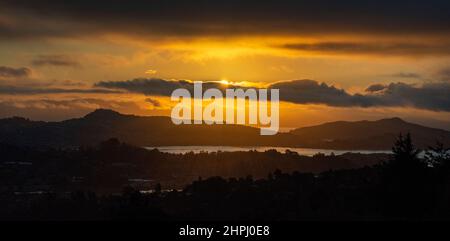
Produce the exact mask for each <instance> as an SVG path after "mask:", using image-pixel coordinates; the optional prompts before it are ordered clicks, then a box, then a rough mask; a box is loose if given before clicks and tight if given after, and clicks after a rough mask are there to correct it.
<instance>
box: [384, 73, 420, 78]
mask: <svg viewBox="0 0 450 241" xmlns="http://www.w3.org/2000/svg"><path fill="white" fill-rule="evenodd" d="M390 76H391V77H394V78H410V79H420V78H422V76H421V75H420V74H417V73H410V72H400V73H395V74H392V75H390Z"/></svg>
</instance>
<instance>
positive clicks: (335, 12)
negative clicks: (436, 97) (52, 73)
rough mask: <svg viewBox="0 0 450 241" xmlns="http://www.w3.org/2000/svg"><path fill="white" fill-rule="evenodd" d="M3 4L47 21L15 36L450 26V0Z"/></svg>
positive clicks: (49, 0) (7, 26)
mask: <svg viewBox="0 0 450 241" xmlns="http://www.w3.org/2000/svg"><path fill="white" fill-rule="evenodd" d="M0 7H1V9H3V10H4V12H5V13H9V16H20V17H22V16H26V17H27V18H28V19H29V20H30V21H31V20H34V19H40V22H36V23H35V24H36V25H37V26H41V27H40V28H36V26H28V27H27V26H25V25H24V26H22V28H15V27H17V25H15V24H19V25H20V22H14V21H9V22H8V21H5V22H4V23H3V25H1V24H0V31H1V32H2V34H6V35H9V36H10V37H20V36H30V35H35V36H39V35H54V36H60V35H74V34H80V33H83V32H84V33H85V34H88V33H94V32H95V31H97V32H115V31H124V32H128V33H133V32H134V33H139V34H150V33H151V34H153V35H165V36H167V35H177V36H193V35H221V36H222V35H233V34H263V33H280V34H302V33H305V32H308V33H343V32H345V33H367V32H370V33H378V34H387V33H389V34H390V33H428V34H431V33H445V32H447V33H448V32H449V30H450V25H449V24H448V23H449V22H450V15H449V14H448V10H449V9H450V3H449V2H448V1H440V0H431V1H426V2H425V1H419V0H409V1H403V0H400V1H395V2H393V1H387V0H378V1H373V0H369V1H356V0H347V1H331V0H315V1H294V0H277V1H275V0H268V1H256V0H248V1H238V0H228V1H207V0H200V1H184V0H155V1H144V0H136V1H128V2H124V1H120V0H108V1H106V0H100V1H88V0H77V1H70V0H67V1H57V0H41V1H23V0H2V1H1V2H0ZM50 20H53V21H57V22H58V23H60V24H55V22H52V21H50ZM46 21H47V22H46ZM49 22H50V23H49ZM0 23H1V22H0ZM42 23H45V25H42ZM68 26H70V28H69V27H68Z"/></svg>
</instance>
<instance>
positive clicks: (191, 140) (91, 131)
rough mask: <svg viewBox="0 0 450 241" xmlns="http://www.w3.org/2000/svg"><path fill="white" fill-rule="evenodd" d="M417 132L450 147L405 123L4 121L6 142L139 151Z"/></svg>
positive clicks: (345, 140)
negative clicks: (120, 146) (112, 145)
mask: <svg viewBox="0 0 450 241" xmlns="http://www.w3.org/2000/svg"><path fill="white" fill-rule="evenodd" d="M400 132H403V133H406V132H411V134H412V136H413V140H414V141H415V143H417V144H418V146H419V147H426V146H427V145H431V144H434V142H435V140H436V139H440V140H443V141H444V142H445V143H447V144H450V132H448V131H444V130H439V129H433V128H428V127H424V126H420V125H416V124H411V123H407V122H405V121H403V120H401V119H398V118H393V119H384V120H379V121H358V122H344V121H339V122H331V123H326V124H322V125H318V126H312V127H304V128H299V129H295V130H293V131H291V132H289V133H280V134H278V135H275V136H260V134H259V129H258V128H253V127H248V126H241V125H205V124H204V125H178V126H177V125H174V124H173V123H172V121H171V120H170V118H169V117H156V116H150V117H143V116H134V115H124V114H120V113H118V112H115V111H112V110H106V109H98V110H96V111H94V112H91V113H89V114H87V115H86V116H84V117H82V118H76V119H70V120H65V121H61V122H43V121H31V120H28V119H24V118H20V117H13V118H7V119H0V142H3V143H9V144H15V145H21V146H52V147H71V146H80V145H94V144H97V143H99V142H101V141H103V140H106V139H109V138H118V139H119V140H121V141H124V142H127V143H130V144H133V145H139V146H170V145H232V146H263V145H265V146H286V147H308V148H329V149H390V147H391V146H392V143H393V141H394V140H395V137H396V136H397V135H398V134H399V133H400Z"/></svg>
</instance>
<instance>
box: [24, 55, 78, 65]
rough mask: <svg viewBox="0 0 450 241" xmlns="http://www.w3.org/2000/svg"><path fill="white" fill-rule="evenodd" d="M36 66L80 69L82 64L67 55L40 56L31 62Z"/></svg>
mask: <svg viewBox="0 0 450 241" xmlns="http://www.w3.org/2000/svg"><path fill="white" fill-rule="evenodd" d="M31 63H32V64H33V65H34V66H58V67H79V66H81V64H80V63H79V62H77V61H75V60H73V59H72V58H70V57H68V56H65V55H40V56H37V57H36V58H35V59H33V60H32V61H31Z"/></svg>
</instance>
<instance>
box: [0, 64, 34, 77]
mask: <svg viewBox="0 0 450 241" xmlns="http://www.w3.org/2000/svg"><path fill="white" fill-rule="evenodd" d="M30 75H31V70H30V69H28V68H12V67H7V66H0V77H4V78H25V77H28V76H30Z"/></svg>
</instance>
